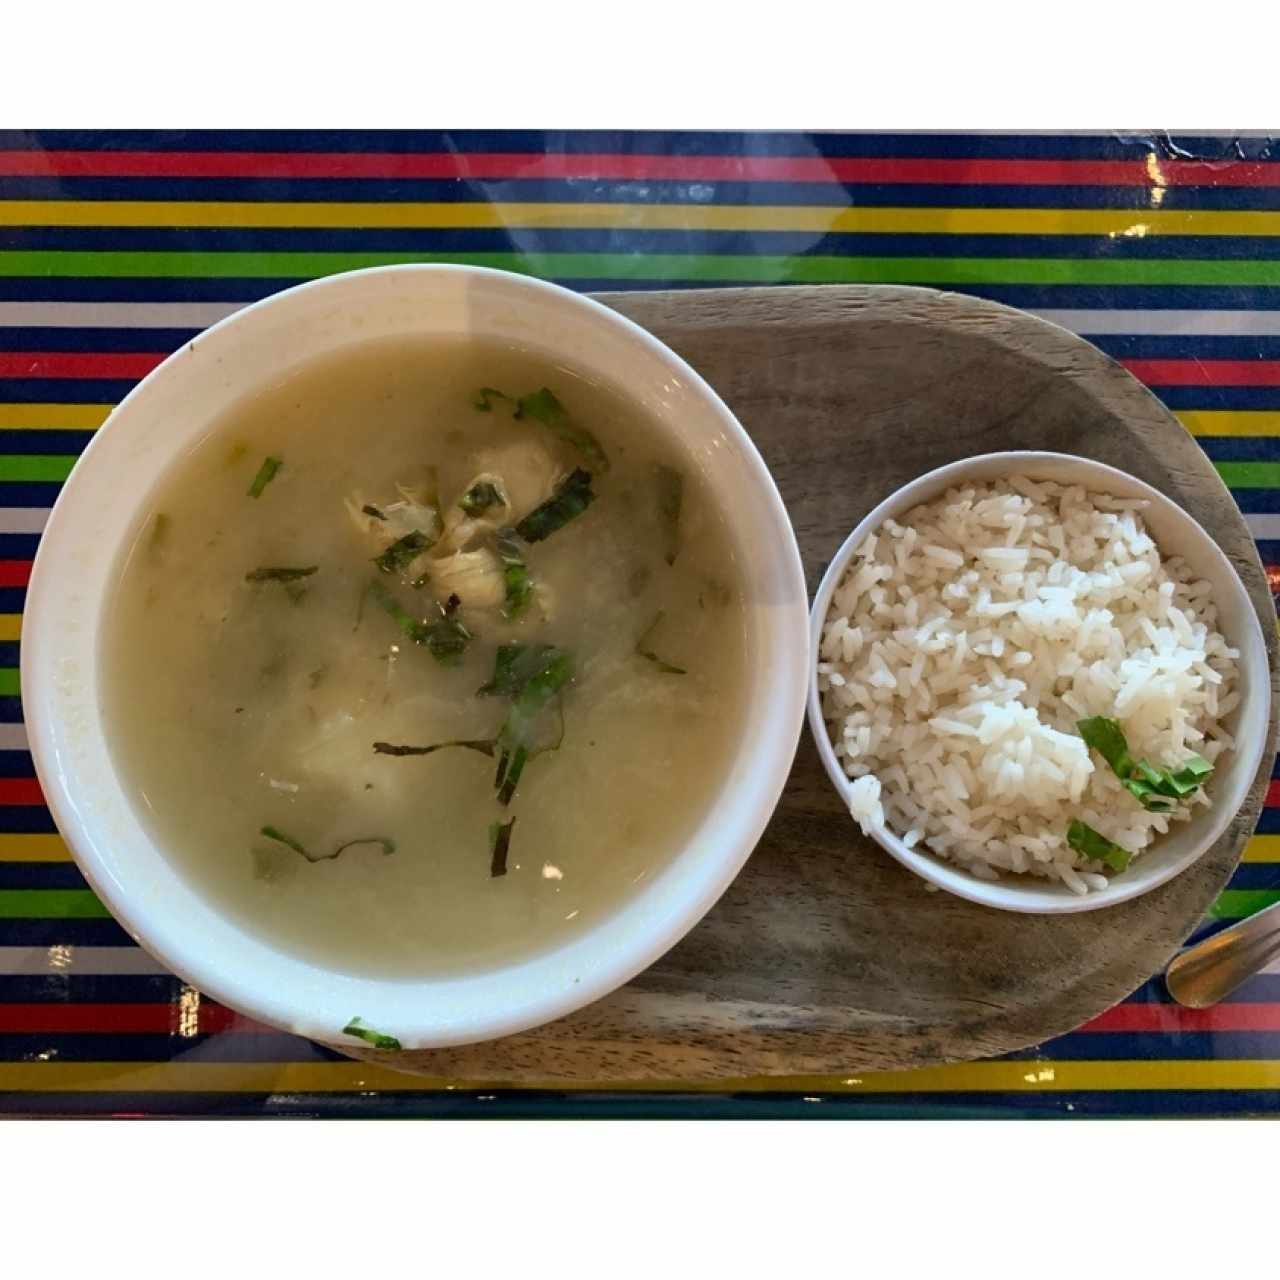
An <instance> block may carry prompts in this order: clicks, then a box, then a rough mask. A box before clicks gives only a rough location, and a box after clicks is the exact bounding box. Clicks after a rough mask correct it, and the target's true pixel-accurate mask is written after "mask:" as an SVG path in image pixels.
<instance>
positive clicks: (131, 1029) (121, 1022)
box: [0, 998, 270, 1036]
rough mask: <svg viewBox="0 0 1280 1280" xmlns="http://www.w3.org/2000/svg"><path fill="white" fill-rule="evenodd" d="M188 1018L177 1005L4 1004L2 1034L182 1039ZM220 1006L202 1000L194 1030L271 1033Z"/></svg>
mask: <svg viewBox="0 0 1280 1280" xmlns="http://www.w3.org/2000/svg"><path fill="white" fill-rule="evenodd" d="M185 1020H186V1015H185V1013H184V1011H183V1009H182V1007H181V1006H180V1005H178V1004H177V1003H167V1004H159V1003H152V1004H53V1003H49V1004H0V1031H21V1032H48V1033H50V1034H57V1033H59V1032H63V1033H73V1034H74V1033H75V1032H85V1031H87V1032H94V1031H97V1032H124V1033H130V1034H138V1035H171V1036H180V1035H183V1034H184V1033H186V1032H188V1028H187V1027H186V1026H184V1023H185ZM267 1030H270V1028H267V1027H263V1026H262V1025H261V1024H260V1023H257V1022H254V1021H253V1020H252V1019H250V1018H244V1017H241V1015H240V1014H238V1013H233V1012H232V1011H231V1010H230V1009H227V1008H224V1007H223V1006H222V1005H220V1004H214V1003H213V1001H211V1000H208V999H203V998H202V999H201V1001H200V1004H199V1007H198V1010H197V1012H196V1025H195V1027H194V1029H193V1031H194V1032H195V1033H198V1034H200V1035H211V1034H214V1033H217V1032H222V1031H267Z"/></svg>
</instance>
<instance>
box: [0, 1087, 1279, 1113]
mask: <svg viewBox="0 0 1280 1280" xmlns="http://www.w3.org/2000/svg"><path fill="white" fill-rule="evenodd" d="M1277 1111H1280V1090H1275V1089H1256V1090H1236V1089H1221V1090H1218V1089H1214V1090H1204V1091H1194V1090H1189V1091H1187V1092H1174V1091H1170V1092H1163V1091H1155V1090H1138V1089H1134V1090H1120V1091H1117V1092H1115V1093H1027V1094H1021V1093H1019V1094H1002V1093H963V1094H952V1095H948V1094H941V1093H925V1094H921V1093H900V1094H889V1093H886V1094H878V1095H873V1096H857V1095H841V1094H827V1095H806V1096H801V1095H799V1094H786V1093H752V1094H704V1093H696V1094H688V1093H585V1092H584V1093H554V1092H550V1091H543V1090H534V1089H528V1090H504V1091H493V1090H488V1091H484V1092H481V1091H474V1092H463V1091H449V1092H441V1093H425V1092H420V1091H414V1092H402V1093H397V1092H394V1091H391V1090H386V1091H382V1092H377V1093H372V1092H360V1093H345V1094H344V1093H311V1094H308V1093H288V1094H279V1093H262V1094H253V1093H235V1094H225V1093H194V1092H193V1093H168V1092H166V1093H163V1094H157V1093H145V1092H144V1093H139V1092H136V1091H134V1092H130V1091H120V1092H110V1093H104V1092H87V1091H86V1092H81V1093H62V1092H59V1093H57V1094H56V1095H52V1096H50V1097H49V1098H47V1099H40V1098H39V1095H32V1094H30V1093H0V1113H3V1114H7V1115H17V1116H33V1115H35V1116H39V1115H51V1116H63V1115H72V1116H77V1115H78V1116H99V1115H108V1114H114V1115H134V1114H137V1115H147V1116H200V1117H207V1116H214V1117H217V1116H221V1117H234V1116H246V1117H249V1116H280V1117H285V1116H288V1117H293V1118H314V1119H320V1118H332V1119H340V1118H348V1119H350V1118H359V1119H375V1118H378V1119H381V1118H386V1119H440V1120H480V1119H490V1120H498V1119H538V1120H551V1119H598V1120H600V1119H619V1120H662V1119H675V1120H919V1119H935V1120H961V1119H975V1120H1017V1119H1033V1118H1034V1119H1087V1118H1090V1117H1107V1118H1112V1119H1115V1118H1123V1117H1154V1116H1170V1117H1192V1116H1203V1117H1212V1116H1222V1117H1231V1116H1240V1117H1244V1116H1267V1115H1272V1114H1275V1113H1276V1112H1277Z"/></svg>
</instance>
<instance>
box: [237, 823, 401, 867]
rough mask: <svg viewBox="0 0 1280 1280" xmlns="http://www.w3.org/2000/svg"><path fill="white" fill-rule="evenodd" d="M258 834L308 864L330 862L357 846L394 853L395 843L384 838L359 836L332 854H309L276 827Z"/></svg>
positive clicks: (264, 828)
mask: <svg viewBox="0 0 1280 1280" xmlns="http://www.w3.org/2000/svg"><path fill="white" fill-rule="evenodd" d="M259 834H261V835H264V836H266V837H267V839H268V840H274V841H276V843H277V844H283V845H286V846H288V847H289V848H290V849H292V850H293V851H294V853H300V854H301V855H302V856H303V857H304V858H306V860H307V861H308V862H331V861H332V860H333V859H334V858H336V857H337V856H338V855H339V854H340V853H342V852H343V850H345V849H350V848H351V847H352V846H353V845H358V844H379V845H381V846H382V852H383V853H384V854H391V853H395V851H396V842H395V841H394V840H390V839H388V838H387V837H386V836H361V837H360V838H359V839H358V840H348V841H347V842H346V843H345V844H340V845H339V846H338V847H337V848H336V849H335V850H334V851H333V852H332V853H310V852H309V851H308V850H307V848H306V846H305V845H304V844H302V842H301V841H299V840H295V839H294V838H293V837H292V836H291V835H287V834H286V833H285V832H283V831H281V830H280V829H279V828H278V827H262V828H261V830H260V832H259Z"/></svg>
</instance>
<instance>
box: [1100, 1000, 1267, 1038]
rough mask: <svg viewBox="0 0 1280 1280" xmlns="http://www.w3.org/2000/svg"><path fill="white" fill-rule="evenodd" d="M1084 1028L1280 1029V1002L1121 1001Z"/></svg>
mask: <svg viewBox="0 0 1280 1280" xmlns="http://www.w3.org/2000/svg"><path fill="white" fill-rule="evenodd" d="M1080 1030H1081V1031H1164V1032H1176V1031H1280V1004H1219V1005H1214V1006H1213V1008H1211V1009H1184V1008H1183V1007H1182V1006H1181V1005H1180V1004H1118V1005H1116V1007H1115V1008H1114V1009H1108V1010H1107V1011H1106V1013H1103V1014H1100V1015H1099V1016H1098V1017H1096V1018H1094V1019H1093V1021H1092V1022H1086V1023H1085V1024H1084V1026H1083V1027H1081V1028H1080Z"/></svg>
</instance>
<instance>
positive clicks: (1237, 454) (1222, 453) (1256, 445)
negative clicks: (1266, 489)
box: [1196, 435, 1280, 554]
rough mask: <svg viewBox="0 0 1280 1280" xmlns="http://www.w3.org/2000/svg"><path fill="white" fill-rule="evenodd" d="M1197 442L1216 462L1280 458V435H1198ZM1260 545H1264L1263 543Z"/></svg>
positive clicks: (1262, 460)
mask: <svg viewBox="0 0 1280 1280" xmlns="http://www.w3.org/2000/svg"><path fill="white" fill-rule="evenodd" d="M1196 443H1197V444H1198V445H1199V446H1200V447H1201V448H1202V449H1203V450H1204V451H1205V453H1207V454H1208V455H1209V457H1210V458H1212V459H1213V461H1214V462H1274V461H1276V460H1277V459H1280V435H1275V436H1197V437H1196ZM1258 545H1259V547H1261V546H1262V544H1261V543H1259V544H1258ZM1271 545H1273V546H1276V545H1280V544H1275V543H1273V544H1271ZM1259 554H1261V551H1260V552H1259Z"/></svg>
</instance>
